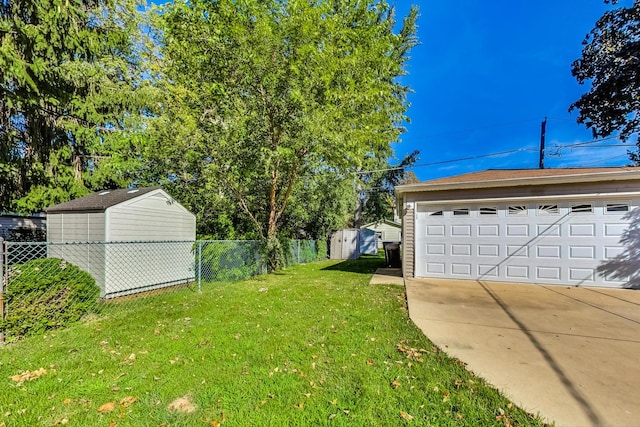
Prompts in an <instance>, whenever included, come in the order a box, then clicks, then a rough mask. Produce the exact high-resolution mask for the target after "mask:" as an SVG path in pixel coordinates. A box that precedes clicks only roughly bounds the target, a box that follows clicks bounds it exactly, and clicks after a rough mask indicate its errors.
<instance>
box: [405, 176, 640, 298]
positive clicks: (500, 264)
mask: <svg viewBox="0 0 640 427" xmlns="http://www.w3.org/2000/svg"><path fill="white" fill-rule="evenodd" d="M396 191H397V193H398V195H399V196H400V199H401V203H402V212H403V239H404V241H403V249H404V254H403V255H404V256H403V260H402V261H403V271H404V275H405V277H408V278H412V277H424V278H445V279H469V280H487V281H503V282H524V283H541V284H555V285H569V286H602V287H614V288H615V287H635V286H637V283H635V281H634V280H637V278H636V279H634V277H633V276H634V275H635V276H637V275H638V269H637V265H638V262H639V261H640V259H638V256H637V252H638V251H637V248H638V245H640V242H639V241H638V240H637V235H636V234H634V233H629V231H630V230H631V231H633V230H637V229H638V228H640V222H639V221H640V210H639V209H640V168H635V167H627V168H589V169H516V170H487V171H483V172H475V173H470V174H465V175H458V176H453V177H449V178H441V179H436V180H432V181H427V182H422V183H417V184H408V185H402V186H399V187H397V189H396Z"/></svg>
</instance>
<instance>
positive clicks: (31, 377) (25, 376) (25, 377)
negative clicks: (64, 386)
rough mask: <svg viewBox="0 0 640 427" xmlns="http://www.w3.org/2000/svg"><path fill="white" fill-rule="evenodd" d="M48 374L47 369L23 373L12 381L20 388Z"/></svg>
mask: <svg viewBox="0 0 640 427" xmlns="http://www.w3.org/2000/svg"><path fill="white" fill-rule="evenodd" d="M46 373H47V370H46V369H44V368H40V369H36V370H35V371H24V372H22V373H19V374H16V375H13V376H12V377H11V379H12V380H13V381H15V382H16V383H18V385H19V386H21V385H22V384H23V383H24V382H25V381H35V380H37V379H38V378H40V377H41V376H43V375H45V374H46Z"/></svg>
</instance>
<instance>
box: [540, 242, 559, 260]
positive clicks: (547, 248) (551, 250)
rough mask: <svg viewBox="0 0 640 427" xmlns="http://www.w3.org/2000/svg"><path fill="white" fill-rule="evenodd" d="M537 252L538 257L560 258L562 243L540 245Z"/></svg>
mask: <svg viewBox="0 0 640 427" xmlns="http://www.w3.org/2000/svg"><path fill="white" fill-rule="evenodd" d="M536 252H537V256H538V258H553V259H560V256H561V254H562V248H561V246H560V245H538V246H537V247H536Z"/></svg>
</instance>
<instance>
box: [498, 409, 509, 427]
mask: <svg viewBox="0 0 640 427" xmlns="http://www.w3.org/2000/svg"><path fill="white" fill-rule="evenodd" d="M510 405H511V404H510ZM511 406H513V405H511ZM498 414H499V415H496V421H502V423H503V425H504V427H511V420H510V419H509V416H508V415H507V414H506V413H505V412H504V409H502V408H499V409H498Z"/></svg>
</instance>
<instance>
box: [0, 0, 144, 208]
mask: <svg viewBox="0 0 640 427" xmlns="http://www.w3.org/2000/svg"><path fill="white" fill-rule="evenodd" d="M139 16H140V13H139V12H138V10H137V8H136V4H135V3H134V1H132V0H88V1H87V0H67V1H64V2H63V1H61V0H52V1H50V0H3V1H2V2H0V210H19V211H35V210H39V209H42V208H44V207H46V206H48V205H50V204H53V203H57V202H62V201H66V200H68V199H69V198H71V197H76V196H80V195H82V194H84V193H86V192H88V191H89V189H92V188H105V187H113V186H119V185H123V184H125V183H127V182H130V177H128V176H126V172H125V169H126V168H125V167H124V165H123V162H124V161H125V158H129V157H128V156H129V154H131V153H130V152H131V151H132V146H135V145H136V144H141V143H142V141H143V138H142V137H141V136H139V135H138V136H132V135H130V134H127V133H126V132H124V130H125V129H128V130H131V129H133V130H134V133H136V132H138V133H139V132H140V131H142V130H144V126H141V125H140V124H139V117H140V116H139V113H140V112H142V111H143V110H144V108H145V107H144V104H145V103H146V102H147V101H148V100H149V96H148V95H149V94H150V93H147V92H148V90H147V89H148V88H150V85H148V84H145V82H144V80H143V79H142V78H141V77H142V76H143V73H144V70H143V67H140V63H141V57H140V53H141V52H142V51H143V50H144V49H143V46H142V44H141V43H142V34H143V33H142V32H141V31H140V30H141V27H140V20H139ZM134 93H135V96H134V95H133V94H134ZM136 139H137V140H136ZM133 151H135V150H133ZM123 153H124V154H123Z"/></svg>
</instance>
